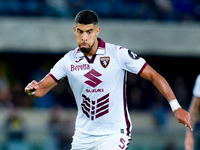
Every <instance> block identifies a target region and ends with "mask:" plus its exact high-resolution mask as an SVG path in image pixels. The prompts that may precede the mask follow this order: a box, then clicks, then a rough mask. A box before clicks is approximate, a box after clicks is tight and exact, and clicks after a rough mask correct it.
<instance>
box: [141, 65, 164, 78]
mask: <svg viewBox="0 0 200 150" xmlns="http://www.w3.org/2000/svg"><path fill="white" fill-rule="evenodd" d="M140 76H141V77H142V78H144V79H147V80H149V81H151V82H153V81H154V80H155V78H157V77H160V75H159V74H158V73H157V72H156V71H155V70H154V69H153V68H152V67H151V66H149V65H146V67H145V68H144V69H143V71H142V72H141V74H140ZM157 79H158V78H157Z"/></svg>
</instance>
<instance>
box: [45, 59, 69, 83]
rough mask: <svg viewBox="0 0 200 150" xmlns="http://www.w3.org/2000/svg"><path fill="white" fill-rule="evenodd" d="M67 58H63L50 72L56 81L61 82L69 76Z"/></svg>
mask: <svg viewBox="0 0 200 150" xmlns="http://www.w3.org/2000/svg"><path fill="white" fill-rule="evenodd" d="M65 59H66V56H64V57H63V58H61V59H60V60H59V61H58V62H57V63H56V64H55V65H54V66H53V68H52V69H51V70H50V73H49V75H50V76H51V77H52V78H53V79H54V80H55V81H56V82H60V81H61V80H62V79H63V78H65V77H66V76H67V71H66V65H65Z"/></svg>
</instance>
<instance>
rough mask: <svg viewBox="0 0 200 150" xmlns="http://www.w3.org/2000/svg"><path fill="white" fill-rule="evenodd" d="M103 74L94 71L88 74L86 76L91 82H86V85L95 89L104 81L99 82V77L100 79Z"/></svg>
mask: <svg viewBox="0 0 200 150" xmlns="http://www.w3.org/2000/svg"><path fill="white" fill-rule="evenodd" d="M101 75H102V74H100V73H98V72H97V71H95V70H94V69H92V70H91V71H89V72H88V73H86V74H85V75H84V76H85V77H86V78H88V79H90V80H87V81H85V82H84V83H86V84H88V85H90V86H92V87H93V88H95V87H96V86H97V85H99V84H100V83H101V82H102V81H101V80H99V79H98V78H97V77H100V76H101Z"/></svg>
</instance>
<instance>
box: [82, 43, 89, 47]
mask: <svg viewBox="0 0 200 150" xmlns="http://www.w3.org/2000/svg"><path fill="white" fill-rule="evenodd" d="M81 47H82V48H88V47H89V45H88V44H86V43H83V44H81Z"/></svg>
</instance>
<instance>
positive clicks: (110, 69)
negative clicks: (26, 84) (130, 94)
mask: <svg viewBox="0 0 200 150" xmlns="http://www.w3.org/2000/svg"><path fill="white" fill-rule="evenodd" d="M98 40H99V47H98V50H97V52H96V54H95V55H93V56H92V57H91V58H88V57H86V56H84V54H83V53H82V52H81V51H80V49H79V48H76V49H75V50H72V51H70V52H68V53H67V54H66V55H65V56H64V57H63V58H62V59H60V60H59V61H58V62H57V63H56V64H55V66H54V67H53V68H52V69H51V71H50V73H49V75H50V76H51V77H52V78H53V79H54V80H56V81H57V82H59V81H60V80H62V78H64V77H67V78H68V81H69V84H70V86H71V88H72V91H73V94H74V96H75V99H76V104H77V108H78V114H77V118H76V127H75V130H76V131H79V132H83V133H86V134H92V135H105V134H111V133H124V134H127V135H128V136H130V134H131V129H132V125H131V120H130V116H129V113H128V110H127V102H126V92H125V90H126V72H127V71H129V72H132V73H134V74H140V73H141V72H142V70H143V69H144V68H145V66H146V65H147V63H146V62H145V60H144V59H143V58H141V57H138V56H137V55H136V54H135V53H133V52H132V51H130V50H128V49H126V48H123V47H120V46H116V45H114V44H110V43H105V42H104V41H102V40H101V39H99V38H98Z"/></svg>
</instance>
